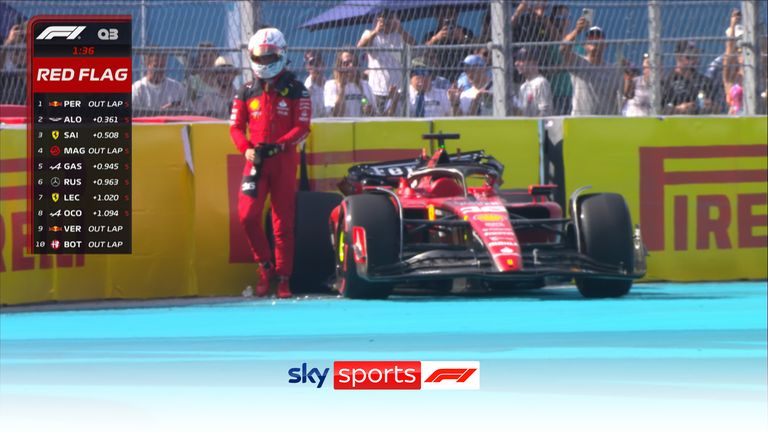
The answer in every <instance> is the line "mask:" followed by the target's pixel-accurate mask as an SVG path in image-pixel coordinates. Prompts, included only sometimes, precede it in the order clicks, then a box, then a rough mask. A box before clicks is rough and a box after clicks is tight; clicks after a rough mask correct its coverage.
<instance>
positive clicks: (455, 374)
mask: <svg viewBox="0 0 768 432" xmlns="http://www.w3.org/2000/svg"><path fill="white" fill-rule="evenodd" d="M476 370H477V369H476V368H457V369H448V368H443V369H438V370H436V371H435V372H433V373H432V375H430V376H429V377H427V379H426V380H425V381H424V382H428V383H431V382H440V381H443V380H452V381H456V382H460V383H463V382H464V381H466V380H467V378H469V377H470V376H472V374H473V373H475V371H476Z"/></svg>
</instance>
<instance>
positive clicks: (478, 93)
mask: <svg viewBox="0 0 768 432" xmlns="http://www.w3.org/2000/svg"><path fill="white" fill-rule="evenodd" d="M459 13H460V11H459V9H458V8H455V7H444V8H441V9H440V10H439V12H438V14H437V16H436V22H435V27H434V28H433V29H432V30H431V31H429V32H427V34H426V35H425V37H424V38H423V39H422V40H416V38H414V36H412V35H411V34H410V33H409V32H408V31H406V30H405V29H404V27H403V26H402V25H401V22H400V19H399V18H398V15H397V13H396V12H395V11H390V10H382V11H380V12H379V13H378V14H376V16H375V17H374V19H373V21H372V23H371V26H370V28H368V29H366V30H365V31H364V32H363V33H362V35H361V36H360V38H359V39H358V40H357V41H349V46H350V47H351V46H354V45H356V47H355V48H349V49H346V50H341V51H338V52H337V53H335V54H329V53H328V52H324V51H322V50H312V51H308V52H306V53H304V69H305V72H306V74H307V75H306V81H305V86H306V87H307V89H308V90H309V92H310V95H311V98H312V111H313V116H314V117H356V116H403V115H405V116H409V117H439V116H491V115H493V79H492V76H493V74H492V67H493V65H492V64H491V58H490V55H489V54H490V53H489V50H488V48H487V43H488V42H490V14H486V16H485V19H484V21H483V28H482V29H481V31H480V32H479V35H478V36H475V34H474V33H473V32H472V31H471V30H470V29H468V28H465V27H463V26H461V25H459V24H458V23H459ZM569 16H570V13H569V8H568V6H566V5H563V4H553V5H550V6H548V5H547V2H545V1H521V2H519V4H518V6H517V7H516V9H515V10H514V13H513V14H512V16H511V21H510V29H511V35H512V41H513V42H514V44H515V45H513V46H515V47H518V46H519V45H518V44H523V45H522V47H521V48H515V49H513V50H511V53H510V54H509V55H511V56H512V59H511V61H509V62H508V64H509V68H510V69H511V70H510V71H509V73H508V74H509V76H508V77H506V78H507V84H508V88H509V89H510V90H511V95H510V100H509V101H508V102H509V103H508V106H509V107H510V109H511V113H510V114H511V115H513V116H550V115H574V116H582V115H624V116H647V115H651V114H652V113H653V107H652V93H653V90H652V83H651V68H652V59H651V58H649V56H648V55H647V54H646V55H645V56H644V58H643V59H642V66H641V67H635V66H634V65H633V64H631V63H630V62H629V61H627V60H626V59H624V60H622V61H620V62H618V63H612V62H611V61H610V60H609V59H608V58H606V57H607V56H606V47H607V44H608V42H609V41H608V40H607V38H608V36H609V35H607V34H606V32H605V31H604V30H603V28H602V27H601V26H599V25H598V24H599V23H595V22H592V21H591V17H590V16H581V17H580V18H579V19H578V20H576V22H575V23H572V24H571V23H570V22H569ZM740 19H741V15H740V13H739V12H738V11H734V12H733V13H732V14H731V16H730V23H729V26H728V28H727V31H726V36H727V42H726V44H725V50H724V53H723V54H722V55H720V56H718V57H717V58H715V59H714V60H713V61H712V63H711V64H710V65H709V67H708V68H707V69H706V72H705V73H701V72H700V71H699V68H700V67H701V66H702V65H701V61H702V56H703V55H702V52H701V50H700V49H699V47H697V45H696V43H695V42H694V41H678V42H677V43H676V46H675V50H674V59H675V65H674V68H673V69H671V70H669V71H668V72H667V73H664V74H663V75H662V77H661V86H660V97H661V101H660V105H661V112H660V114H666V115H674V114H684V115H697V114H726V113H727V114H734V115H738V114H741V113H743V107H744V103H743V100H742V99H743V97H744V96H743V94H744V90H743V88H742V76H743V69H744V68H743V54H742V53H741V40H742V38H743V34H744V30H743V27H742V25H741V23H740ZM22 33H23V27H22V26H21V25H16V26H13V27H12V28H11V29H10V31H9V32H8V34H7V35H6V37H5V39H4V48H6V49H3V50H1V51H0V66H2V76H1V77H0V84H1V86H0V87H2V90H0V103H11V104H23V103H24V99H25V96H26V95H25V94H24V91H25V90H24V87H25V83H24V79H23V77H24V74H23V73H22V72H21V70H22V69H23V68H24V67H25V65H24V61H25V53H24V51H23V50H21V49H7V48H14V47H17V48H18V47H21V46H23V36H22ZM763 39H764V37H763ZM763 39H761V45H762V46H761V48H762V51H763V53H762V54H763V55H762V56H761V57H762V63H765V59H766V56H765V47H766V46H765V45H766V41H765V40H763ZM577 41H578V42H579V43H578V44H577ZM467 45H475V46H479V45H484V46H482V48H479V49H468V48H466V46H467ZM576 45H580V48H579V49H578V50H576V49H574V48H575V46H576ZM406 46H412V47H414V49H413V50H412V51H411V52H412V53H413V56H412V57H413V58H412V59H410V63H409V64H407V65H403V64H402V63H403V58H405V56H403V55H402V53H403V50H404V48H405V47H406ZM167 59H168V56H167V54H164V53H163V52H162V51H158V52H156V53H155V52H150V53H148V54H145V55H144V56H143V66H144V69H143V70H144V75H143V76H142V77H141V78H140V79H139V80H137V81H136V82H135V83H134V84H133V104H134V110H136V113H137V114H138V115H141V114H142V113H146V114H163V113H171V114H172V113H179V112H184V113H188V114H196V115H203V116H211V117H218V118H226V117H227V115H228V112H229V106H230V104H231V101H232V97H233V95H234V85H233V82H234V81H235V79H236V78H237V77H238V76H239V75H240V73H241V71H240V70H239V69H237V68H236V67H235V66H234V65H233V62H232V60H231V59H230V58H229V57H227V56H226V55H219V53H218V52H217V51H216V49H215V48H214V47H213V45H212V44H210V43H201V44H200V45H199V46H198V51H197V52H196V53H194V54H193V55H191V56H189V58H187V59H186V60H187V61H186V62H185V65H184V66H185V73H184V76H183V79H182V80H180V81H177V80H174V79H172V78H170V77H168V76H167V75H166V73H165V69H166V63H167ZM406 66H407V67H406ZM761 67H762V70H763V71H765V68H766V65H764V64H762V65H761ZM406 71H407V72H406ZM297 72H299V71H297ZM406 74H408V76H406ZM761 75H765V73H763V74H761ZM765 88H766V78H765V76H759V77H758V103H759V104H761V106H762V107H764V106H765V98H766V93H765ZM508 93H509V92H508Z"/></svg>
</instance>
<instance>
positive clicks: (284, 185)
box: [229, 70, 312, 277]
mask: <svg viewBox="0 0 768 432" xmlns="http://www.w3.org/2000/svg"><path fill="white" fill-rule="evenodd" d="M311 117H312V101H311V100H310V97H309V92H308V91H307V89H306V88H305V87H304V84H302V83H301V82H299V81H298V80H296V76H295V75H294V74H292V73H291V72H289V71H285V70H284V71H283V72H281V73H280V74H279V75H277V76H276V77H275V78H273V79H272V80H270V81H269V82H268V81H265V80H259V79H256V80H254V81H251V82H248V83H246V84H245V85H244V86H243V87H242V88H241V89H240V91H239V92H238V93H237V96H235V100H234V101H233V102H232V115H231V117H230V127H229V133H230V135H231V136H232V141H234V143H235V146H236V147H237V149H238V150H239V151H240V153H243V154H244V153H245V151H246V150H247V149H249V148H254V149H257V148H258V146H259V145H261V144H278V145H279V146H281V151H280V152H279V153H277V154H276V155H274V156H271V157H268V158H266V159H263V162H262V167H261V174H260V177H259V179H258V182H257V184H256V194H257V195H256V198H253V197H251V196H248V195H246V194H244V193H243V192H242V191H240V193H239V194H238V215H239V217H240V223H242V224H243V228H244V229H245V233H246V235H247V237H248V242H249V243H250V245H251V250H252V251H253V256H254V259H255V260H256V262H259V263H265V262H272V253H271V250H270V247H269V243H268V242H267V237H266V235H265V234H264V227H263V226H262V217H261V216H262V213H263V210H264V201H265V199H266V197H267V194H270V196H271V201H272V226H273V228H274V234H275V261H274V263H275V273H276V274H277V275H278V276H283V277H289V276H290V275H291V272H292V271H293V250H294V236H293V227H294V219H295V208H296V186H297V181H296V169H297V168H298V165H299V155H298V153H297V151H296V146H297V145H298V144H299V143H300V142H302V141H303V140H304V139H306V137H307V136H308V135H309V121H310V118H311ZM246 133H247V135H246ZM251 167H252V165H251V162H250V161H248V160H246V161H245V166H244V167H243V175H244V176H247V175H249V174H250V172H251Z"/></svg>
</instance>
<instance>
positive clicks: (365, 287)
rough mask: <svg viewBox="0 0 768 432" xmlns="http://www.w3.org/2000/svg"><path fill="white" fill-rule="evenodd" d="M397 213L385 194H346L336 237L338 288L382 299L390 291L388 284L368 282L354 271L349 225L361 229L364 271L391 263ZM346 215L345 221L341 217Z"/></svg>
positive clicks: (397, 233) (355, 296) (395, 247)
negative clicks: (364, 256)
mask: <svg viewBox="0 0 768 432" xmlns="http://www.w3.org/2000/svg"><path fill="white" fill-rule="evenodd" d="M399 218H400V216H399V214H398V212H397V209H396V208H395V205H394V204H393V203H392V202H391V201H390V198H389V197H388V196H386V195H380V194H361V195H353V196H350V197H348V198H347V204H346V215H341V218H340V221H341V226H340V227H339V230H338V238H337V241H336V244H337V245H338V246H337V250H336V263H337V267H336V268H337V273H338V279H339V283H340V287H339V291H340V292H341V293H342V294H343V295H344V297H347V298H350V299H384V298H387V297H388V296H389V294H390V293H391V292H392V284H390V283H381V282H370V281H368V280H365V279H364V278H362V277H361V276H360V275H359V274H358V267H357V266H358V264H357V263H356V262H355V259H354V252H353V246H352V245H353V234H352V229H353V227H362V228H363V229H365V237H366V244H367V252H368V257H367V266H368V272H375V271H376V269H377V268H380V267H382V266H386V265H391V264H395V263H396V262H397V260H398V254H399V252H400V220H399ZM345 219H346V221H345Z"/></svg>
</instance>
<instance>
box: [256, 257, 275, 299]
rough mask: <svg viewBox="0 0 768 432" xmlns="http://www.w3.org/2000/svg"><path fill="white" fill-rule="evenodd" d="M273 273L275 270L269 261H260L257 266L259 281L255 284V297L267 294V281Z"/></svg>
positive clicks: (268, 288) (268, 287)
mask: <svg viewBox="0 0 768 432" xmlns="http://www.w3.org/2000/svg"><path fill="white" fill-rule="evenodd" d="M274 275H275V270H274V269H273V268H272V264H271V263H269V262H265V263H261V265H260V266H259V283H258V284H257V285H256V297H264V296H266V295H267V294H269V290H270V286H269V282H270V280H272V277H273V276H274Z"/></svg>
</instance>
